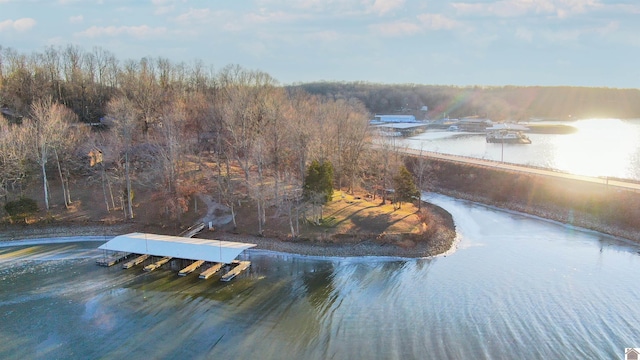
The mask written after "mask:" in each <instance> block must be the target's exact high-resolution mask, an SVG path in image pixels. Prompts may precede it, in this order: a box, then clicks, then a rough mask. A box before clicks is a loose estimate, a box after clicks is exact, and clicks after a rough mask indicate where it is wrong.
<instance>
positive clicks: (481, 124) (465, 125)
mask: <svg viewBox="0 0 640 360" xmlns="http://www.w3.org/2000/svg"><path fill="white" fill-rule="evenodd" d="M492 125H493V121H491V120H489V119H487V118H481V117H479V116H467V117H463V118H462V119H460V121H458V128H459V129H460V130H461V131H471V132H485V131H486V129H487V128H488V127H490V126H492Z"/></svg>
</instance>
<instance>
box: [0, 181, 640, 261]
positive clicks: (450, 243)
mask: <svg viewBox="0 0 640 360" xmlns="http://www.w3.org/2000/svg"><path fill="white" fill-rule="evenodd" d="M446 195H447V196H453V197H456V198H460V199H464V200H469V201H474V202H477V203H484V204H486V203H485V202H483V201H482V199H476V198H474V197H473V196H469V195H468V194H460V193H451V192H449V193H448V194H446ZM487 205H488V206H496V207H499V208H503V209H507V210H511V211H517V212H522V213H526V214H529V215H533V216H539V217H542V218H545V219H548V220H552V221H558V222H561V223H565V224H571V225H573V226H579V227H583V228H585V229H589V230H594V231H598V232H602V233H605V234H610V235H613V236H618V237H621V238H624V239H627V240H631V241H634V242H637V243H640V234H637V233H632V232H625V231H623V230H621V229H614V228H610V227H607V226H606V224H602V223H601V222H598V221H597V219H590V218H588V217H586V216H580V215H579V214H575V213H573V214H572V218H571V219H568V218H567V215H566V212H563V211H561V210H558V209H555V210H554V209H540V208H530V207H525V206H521V205H520V204H517V203H509V204H487ZM569 220H571V221H569ZM0 229H2V231H1V232H0V241H11V240H20V239H35V238H47V237H68V236H83V235H86V236H105V237H112V236H116V235H120V234H124V233H129V232H136V231H140V232H158V233H162V231H161V230H162V229H159V228H158V227H153V226H149V225H147V224H138V223H135V222H130V223H118V224H102V223H93V224H91V223H80V224H74V223H64V224H49V225H6V224H5V225H3V226H2V227H0ZM199 237H203V238H210V239H219V240H227V241H236V242H245V243H253V244H256V245H257V247H256V248H257V249H263V250H269V251H276V252H284V253H292V254H299V255H307V256H327V257H354V256H359V257H360V256H381V257H400V258H423V257H433V256H438V255H445V256H446V255H447V254H450V253H451V252H453V251H455V247H456V243H455V239H456V235H455V231H453V232H452V233H451V234H444V235H443V236H441V237H439V238H438V239H436V242H437V246H431V247H429V246H427V245H425V244H419V245H417V246H414V247H408V248H405V247H401V246H397V245H393V244H380V243H376V242H374V241H371V240H366V241H361V242H358V243H346V244H337V243H317V242H310V241H302V240H298V241H296V240H280V239H276V238H269V237H259V236H253V235H247V234H235V233H229V232H221V231H216V232H207V230H205V231H204V232H203V233H201V234H200V236H199Z"/></svg>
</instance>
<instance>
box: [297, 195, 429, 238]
mask: <svg viewBox="0 0 640 360" xmlns="http://www.w3.org/2000/svg"><path fill="white" fill-rule="evenodd" d="M321 226H322V227H323V228H325V229H326V230H327V231H328V232H329V233H331V234H363V233H368V234H382V233H388V234H399V233H405V234H406V233H412V234H417V233H421V232H422V231H424V226H423V222H422V221H421V220H420V218H419V216H418V208H417V207H416V206H414V205H413V204H409V203H405V204H402V208H400V209H395V208H394V207H393V205H392V204H390V203H389V202H387V203H386V204H385V205H381V200H375V201H370V200H366V199H364V198H361V197H359V196H357V195H356V196H354V195H350V194H346V193H345V192H343V191H335V192H334V194H333V198H332V201H331V202H329V203H328V204H327V205H326V206H325V207H324V211H323V220H322V224H321ZM312 228H313V226H312ZM309 230H313V229H309Z"/></svg>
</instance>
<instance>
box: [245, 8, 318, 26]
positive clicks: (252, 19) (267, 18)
mask: <svg viewBox="0 0 640 360" xmlns="http://www.w3.org/2000/svg"><path fill="white" fill-rule="evenodd" d="M308 17H309V16H308V15H305V14H294V13H288V12H284V11H275V12H267V11H261V12H259V13H250V14H247V15H246V16H245V20H246V21H247V22H248V23H251V24H266V23H285V22H292V21H297V20H302V19H305V18H308Z"/></svg>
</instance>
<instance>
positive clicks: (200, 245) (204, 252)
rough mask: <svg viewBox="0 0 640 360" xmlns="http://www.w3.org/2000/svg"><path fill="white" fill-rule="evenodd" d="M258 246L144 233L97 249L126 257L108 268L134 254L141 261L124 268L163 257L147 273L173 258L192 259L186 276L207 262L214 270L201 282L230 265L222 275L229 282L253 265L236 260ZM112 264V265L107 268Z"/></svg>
mask: <svg viewBox="0 0 640 360" xmlns="http://www.w3.org/2000/svg"><path fill="white" fill-rule="evenodd" d="M202 228H203V225H202V224H198V225H197V226H194V227H193V228H191V229H189V231H188V234H186V235H190V236H192V235H193V234H195V233H196V232H197V231H200V230H202ZM255 246H256V244H248V243H240V242H232V241H221V240H207V239H194V238H187V237H179V236H167V235H158V234H145V233H131V234H125V235H120V236H116V237H114V238H113V239H111V240H109V241H107V242H106V243H105V244H103V245H101V246H100V247H98V249H101V250H105V253H106V252H115V253H117V254H125V255H123V256H121V257H119V258H115V257H113V256H111V257H110V258H109V259H110V260H109V261H106V260H103V259H99V260H98V263H99V264H100V260H103V262H104V263H105V266H111V265H113V264H115V263H117V262H119V261H122V260H123V259H125V258H127V257H128V256H130V255H131V254H139V255H140V256H138V258H136V259H135V260H132V261H129V262H127V263H125V264H123V268H125V269H128V268H131V267H133V266H135V265H138V264H141V263H142V262H144V261H145V260H146V259H148V258H149V257H150V256H155V257H163V258H162V259H161V260H159V261H157V262H155V263H154V264H151V265H147V266H145V268H144V270H145V271H153V270H155V269H157V268H159V267H160V266H162V265H163V264H166V263H167V262H168V261H169V260H171V259H174V258H175V259H184V260H193V263H192V264H190V265H189V266H187V267H185V268H184V269H182V270H181V271H180V272H179V273H178V275H180V276H186V275H188V274H190V273H192V272H194V271H195V270H196V269H197V268H198V267H200V266H202V265H203V264H204V263H205V262H209V263H213V265H212V266H211V267H209V268H208V269H206V270H204V271H203V272H202V273H201V274H200V276H199V277H200V278H201V279H208V278H209V277H211V276H212V275H213V274H215V273H216V272H218V271H219V270H220V269H222V267H223V266H225V265H227V264H228V265H231V266H232V267H233V268H232V269H231V270H230V271H229V272H228V273H226V274H224V275H223V278H222V279H221V280H222V281H229V280H231V279H233V278H234V277H236V276H237V275H238V274H240V273H241V272H242V271H244V270H246V269H247V268H249V265H250V262H248V261H238V260H235V258H236V257H237V256H238V255H240V253H241V252H243V251H244V250H246V249H249V248H252V247H255ZM105 259H107V257H106V256H105ZM106 264H109V265H106Z"/></svg>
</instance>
